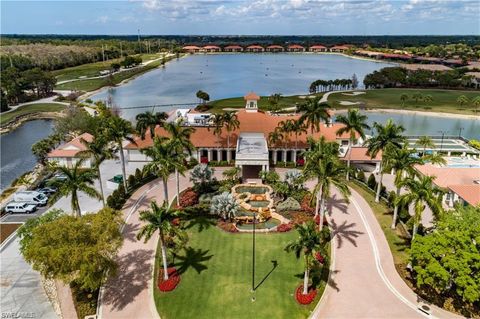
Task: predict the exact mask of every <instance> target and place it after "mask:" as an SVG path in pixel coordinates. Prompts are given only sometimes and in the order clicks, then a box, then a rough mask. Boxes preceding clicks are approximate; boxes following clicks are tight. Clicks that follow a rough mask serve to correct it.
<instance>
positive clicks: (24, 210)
mask: <svg viewBox="0 0 480 319" xmlns="http://www.w3.org/2000/svg"><path fill="white" fill-rule="evenodd" d="M36 210H37V206H36V205H33V204H28V203H17V202H11V203H8V204H7V206H5V211H6V212H7V213H19V214H31V213H33V212H34V211H36Z"/></svg>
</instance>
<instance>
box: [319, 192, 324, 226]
mask: <svg viewBox="0 0 480 319" xmlns="http://www.w3.org/2000/svg"><path fill="white" fill-rule="evenodd" d="M324 210H325V198H323V196H322V199H320V220H319V223H318V230H319V231H322V228H323V219H324V214H323V211H324Z"/></svg>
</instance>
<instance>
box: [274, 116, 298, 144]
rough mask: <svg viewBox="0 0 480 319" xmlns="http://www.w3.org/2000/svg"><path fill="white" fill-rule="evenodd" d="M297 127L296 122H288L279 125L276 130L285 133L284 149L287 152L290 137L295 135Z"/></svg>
mask: <svg viewBox="0 0 480 319" xmlns="http://www.w3.org/2000/svg"><path fill="white" fill-rule="evenodd" d="M294 127H295V121H293V120H286V121H281V122H279V123H278V126H277V127H276V129H278V130H279V131H280V132H281V133H283V147H284V150H285V152H286V151H287V148H288V144H289V143H290V135H291V134H292V133H293V130H294Z"/></svg>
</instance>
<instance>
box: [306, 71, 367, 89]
mask: <svg viewBox="0 0 480 319" xmlns="http://www.w3.org/2000/svg"><path fill="white" fill-rule="evenodd" d="M357 87H358V79H357V76H356V75H355V74H354V75H353V76H352V78H351V79H335V80H315V81H313V82H312V83H311V84H310V88H309V91H310V93H317V92H327V91H337V90H349V89H356V88H357Z"/></svg>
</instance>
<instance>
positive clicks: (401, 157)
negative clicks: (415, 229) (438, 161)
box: [384, 144, 423, 229]
mask: <svg viewBox="0 0 480 319" xmlns="http://www.w3.org/2000/svg"><path fill="white" fill-rule="evenodd" d="M415 153H416V150H409V149H408V147H407V144H405V145H404V146H403V147H402V148H395V147H392V148H389V149H387V151H386V152H385V154H384V157H385V158H386V159H385V171H392V170H393V171H394V172H395V173H394V174H395V179H394V184H395V186H396V188H397V193H396V195H397V196H396V197H397V198H398V197H399V196H400V190H401V189H402V187H401V185H402V182H403V180H404V179H405V177H407V176H408V177H411V178H413V177H415V176H417V171H416V170H415V167H414V166H415V165H421V164H423V160H422V159H420V158H418V157H414V154H415ZM405 175H407V176H405ZM397 216H398V205H395V208H394V210H393V220H392V226H391V227H392V229H395V227H396V225H397Z"/></svg>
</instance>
